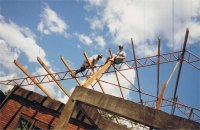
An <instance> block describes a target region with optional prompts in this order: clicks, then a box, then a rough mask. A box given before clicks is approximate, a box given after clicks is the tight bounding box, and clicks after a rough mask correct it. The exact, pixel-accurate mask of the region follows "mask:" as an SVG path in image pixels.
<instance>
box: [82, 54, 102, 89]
mask: <svg viewBox="0 0 200 130" xmlns="http://www.w3.org/2000/svg"><path fill="white" fill-rule="evenodd" d="M83 55H84V56H85V59H86V60H87V62H88V63H89V66H90V68H91V70H92V72H93V73H94V67H93V66H92V64H91V61H90V59H89V57H88V55H87V53H86V52H85V51H83ZM96 80H97V83H98V84H99V86H100V88H101V90H102V92H103V93H105V91H104V89H103V87H102V85H101V83H100V81H99V79H98V77H97V78H96Z"/></svg>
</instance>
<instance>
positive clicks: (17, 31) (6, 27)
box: [0, 16, 48, 63]
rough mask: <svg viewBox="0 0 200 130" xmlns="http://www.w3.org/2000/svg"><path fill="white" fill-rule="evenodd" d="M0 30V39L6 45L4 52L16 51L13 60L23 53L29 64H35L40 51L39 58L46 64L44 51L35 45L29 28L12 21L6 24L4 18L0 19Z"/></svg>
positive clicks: (33, 36)
mask: <svg viewBox="0 0 200 130" xmlns="http://www.w3.org/2000/svg"><path fill="white" fill-rule="evenodd" d="M1 17H3V16H1ZM0 28H1V29H0V38H1V39H2V40H4V42H5V43H6V46H5V45H4V47H6V48H7V49H6V48H5V50H7V51H8V50H10V49H9V48H14V49H15V51H17V52H14V54H15V58H17V54H18V55H19V54H21V53H22V52H24V53H25V55H26V56H27V58H28V60H29V61H30V62H36V57H37V56H38V54H39V50H40V57H42V58H43V59H44V60H45V61H46V63H48V62H47V60H46V58H45V56H46V54H45V52H44V50H43V49H42V48H41V47H40V46H38V45H37V43H36V39H35V35H34V34H33V33H32V32H31V31H30V29H29V28H27V27H21V26H18V25H17V24H15V23H13V22H12V21H9V22H6V21H5V20H4V18H1V19H0ZM37 50H38V51H37ZM5 58H6V57H5ZM13 58H14V57H13ZM12 60H13V59H12Z"/></svg>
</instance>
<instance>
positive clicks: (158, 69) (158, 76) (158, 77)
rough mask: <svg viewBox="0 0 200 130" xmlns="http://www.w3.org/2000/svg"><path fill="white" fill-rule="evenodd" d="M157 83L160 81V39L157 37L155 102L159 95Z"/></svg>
mask: <svg viewBox="0 0 200 130" xmlns="http://www.w3.org/2000/svg"><path fill="white" fill-rule="evenodd" d="M159 81H160V38H159V37H158V61H157V100H158V95H159Z"/></svg>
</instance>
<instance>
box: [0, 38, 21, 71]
mask: <svg viewBox="0 0 200 130" xmlns="http://www.w3.org/2000/svg"><path fill="white" fill-rule="evenodd" d="M0 52H1V55H0V64H1V65H2V66H3V67H4V68H5V69H8V70H9V71H14V70H15V65H14V63H13V59H17V58H18V56H19V54H18V52H17V51H15V52H13V51H12V50H11V48H9V46H8V44H6V42H5V41H4V40H0Z"/></svg>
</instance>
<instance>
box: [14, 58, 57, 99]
mask: <svg viewBox="0 0 200 130" xmlns="http://www.w3.org/2000/svg"><path fill="white" fill-rule="evenodd" d="M14 63H15V65H16V66H18V67H19V68H20V69H21V71H23V72H24V74H26V75H27V76H28V77H29V78H30V79H31V80H32V82H33V83H34V84H35V85H37V86H38V87H39V88H40V89H41V90H42V91H43V92H44V93H45V94H46V95H47V96H48V97H49V98H51V99H52V100H54V98H53V97H52V96H51V95H50V94H49V93H48V92H47V91H46V90H45V89H44V88H43V87H42V86H41V85H40V84H39V83H38V81H37V80H35V78H32V77H33V76H32V75H31V74H30V73H29V72H28V71H27V70H26V69H25V68H24V67H23V66H22V65H21V64H20V63H19V62H18V61H17V60H14Z"/></svg>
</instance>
